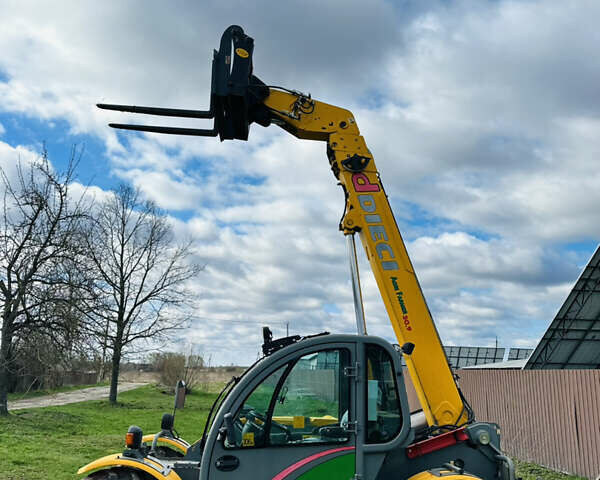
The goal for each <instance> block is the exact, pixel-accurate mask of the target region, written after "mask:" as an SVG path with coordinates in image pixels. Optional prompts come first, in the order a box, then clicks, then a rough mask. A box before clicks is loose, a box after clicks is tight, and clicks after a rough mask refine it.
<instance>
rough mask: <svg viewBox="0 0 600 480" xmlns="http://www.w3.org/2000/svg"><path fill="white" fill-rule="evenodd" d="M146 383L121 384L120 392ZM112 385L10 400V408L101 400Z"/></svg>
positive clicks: (106, 396)
mask: <svg viewBox="0 0 600 480" xmlns="http://www.w3.org/2000/svg"><path fill="white" fill-rule="evenodd" d="M143 385H146V383H123V384H119V392H126V391H127V390H133V389H134V388H138V387H141V386H143ZM109 390H110V387H108V386H107V387H89V388H83V389H81V390H73V391H71V392H63V393H55V394H53V395H46V396H44V397H35V398H28V399H26V400H15V401H13V402H8V409H9V410H20V409H23V408H38V407H51V406H54V405H66V404H67V403H77V402H85V401H87V400H100V399H102V398H108V392H109Z"/></svg>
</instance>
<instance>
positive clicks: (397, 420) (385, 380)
mask: <svg viewBox="0 0 600 480" xmlns="http://www.w3.org/2000/svg"><path fill="white" fill-rule="evenodd" d="M366 353H367V369H366V370H367V371H366V375H367V381H366V382H365V389H366V391H365V395H366V398H367V402H366V404H367V412H366V413H367V414H366V418H367V443H385V442H389V441H391V440H392V439H393V438H394V437H395V436H396V435H397V434H398V433H399V432H400V428H401V427H402V412H401V410H400V399H399V397H398V388H397V385H396V375H395V373H394V364H393V362H392V358H391V357H390V355H389V353H388V352H387V351H386V350H384V349H383V348H382V347H380V346H378V345H373V344H368V345H367V346H366Z"/></svg>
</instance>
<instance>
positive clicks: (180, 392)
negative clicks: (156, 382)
mask: <svg viewBox="0 0 600 480" xmlns="http://www.w3.org/2000/svg"><path fill="white" fill-rule="evenodd" d="M184 405H185V382H184V381H183V380H179V381H178V382H177V386H176V387H175V406H174V410H177V409H179V410H181V409H182V408H183V407H184Z"/></svg>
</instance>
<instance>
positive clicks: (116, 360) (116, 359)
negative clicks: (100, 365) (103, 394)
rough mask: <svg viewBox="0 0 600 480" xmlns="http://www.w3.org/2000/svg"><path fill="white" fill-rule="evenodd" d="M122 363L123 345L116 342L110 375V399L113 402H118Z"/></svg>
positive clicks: (114, 403)
mask: <svg viewBox="0 0 600 480" xmlns="http://www.w3.org/2000/svg"><path fill="white" fill-rule="evenodd" d="M120 364H121V345H120V343H118V341H117V342H115V347H114V349H113V356H112V373H111V376H110V394H109V395H108V400H109V402H110V403H111V404H113V405H116V403H117V385H118V383H119V366H120Z"/></svg>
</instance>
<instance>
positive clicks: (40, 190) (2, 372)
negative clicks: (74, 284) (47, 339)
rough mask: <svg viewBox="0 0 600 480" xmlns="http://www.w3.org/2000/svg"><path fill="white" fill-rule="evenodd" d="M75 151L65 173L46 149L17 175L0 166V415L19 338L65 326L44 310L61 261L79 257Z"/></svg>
mask: <svg viewBox="0 0 600 480" xmlns="http://www.w3.org/2000/svg"><path fill="white" fill-rule="evenodd" d="M75 154H76V151H75V150H73V155H72V156H71V161H70V162H69V165H68V167H67V169H66V171H65V172H64V173H57V172H55V171H54V170H53V169H52V167H51V165H50V163H49V161H48V157H47V154H46V152H44V153H43V154H42V156H41V158H39V159H37V160H35V161H33V162H31V163H30V164H25V165H24V164H23V163H22V162H21V161H19V162H18V163H17V168H16V179H10V178H9V176H8V175H7V174H6V172H5V171H4V170H0V188H2V189H3V192H2V194H3V197H2V204H1V207H2V211H1V212H0V222H1V225H0V228H1V231H0V306H1V308H2V310H1V314H0V321H1V329H0V334H1V339H0V415H7V414H8V409H7V393H8V385H9V382H10V380H11V376H12V375H13V374H14V372H13V371H12V370H11V368H12V367H13V366H14V365H15V364H16V360H17V358H16V345H17V344H18V343H19V340H20V339H21V340H22V339H23V338H25V337H26V336H27V335H30V334H32V333H33V332H35V333H36V334H42V333H44V332H47V333H51V334H56V333H57V332H59V331H62V330H63V329H64V327H65V324H64V321H63V320H64V319H63V318H62V316H59V315H50V316H48V315H45V312H47V311H50V310H53V309H51V308H49V307H48V305H49V304H50V303H53V302H54V303H56V302H58V301H63V300H64V295H63V293H64V289H65V285H66V284H67V283H68V279H67V278H65V276H64V266H63V265H64V262H65V261H66V260H69V261H73V259H74V258H76V257H77V256H78V252H77V244H78V242H77V238H78V234H79V232H80V226H81V222H82V219H83V217H84V215H83V213H82V212H83V208H82V205H81V203H80V202H81V200H80V201H73V199H71V198H70V196H69V186H70V185H71V182H72V179H73V174H74V170H75V166H76V161H75Z"/></svg>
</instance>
